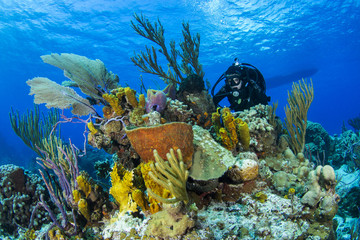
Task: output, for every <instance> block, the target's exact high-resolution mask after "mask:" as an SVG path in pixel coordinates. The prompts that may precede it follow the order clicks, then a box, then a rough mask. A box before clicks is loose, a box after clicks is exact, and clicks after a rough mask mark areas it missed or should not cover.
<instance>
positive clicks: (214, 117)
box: [211, 109, 221, 134]
mask: <svg viewBox="0 0 360 240" xmlns="http://www.w3.org/2000/svg"><path fill="white" fill-rule="evenodd" d="M218 110H219V109H217V111H216V112H214V113H213V114H212V115H211V122H212V125H213V127H214V130H215V132H216V134H218V133H219V130H220V128H221V121H220V113H219V112H218Z"/></svg>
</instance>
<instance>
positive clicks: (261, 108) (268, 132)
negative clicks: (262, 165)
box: [235, 104, 278, 156]
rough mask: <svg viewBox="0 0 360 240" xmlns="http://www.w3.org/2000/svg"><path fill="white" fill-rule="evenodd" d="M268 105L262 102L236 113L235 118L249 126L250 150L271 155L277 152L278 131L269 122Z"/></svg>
mask: <svg viewBox="0 0 360 240" xmlns="http://www.w3.org/2000/svg"><path fill="white" fill-rule="evenodd" d="M268 108H269V106H265V105H262V104H259V105H256V106H254V107H251V108H250V109H249V110H244V111H241V112H237V113H236V115H235V116H236V118H240V119H242V121H244V122H246V123H247V125H248V127H249V133H250V146H249V147H250V150H252V151H255V152H256V153H262V155H264V156H266V155H273V154H275V153H276V152H277V147H278V146H277V136H278V133H277V132H276V131H275V129H274V127H273V126H272V125H271V124H270V123H269V115H268Z"/></svg>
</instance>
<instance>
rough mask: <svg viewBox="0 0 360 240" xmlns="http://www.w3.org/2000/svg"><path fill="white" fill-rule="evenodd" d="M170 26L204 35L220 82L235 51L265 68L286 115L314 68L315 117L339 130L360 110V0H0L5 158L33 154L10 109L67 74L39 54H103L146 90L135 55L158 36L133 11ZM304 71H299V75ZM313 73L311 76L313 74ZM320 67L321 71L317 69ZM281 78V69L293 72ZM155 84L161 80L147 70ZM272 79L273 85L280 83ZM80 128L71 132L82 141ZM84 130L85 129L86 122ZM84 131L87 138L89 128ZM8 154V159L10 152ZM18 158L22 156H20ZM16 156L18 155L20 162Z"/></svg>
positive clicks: (207, 57) (205, 52)
mask: <svg viewBox="0 0 360 240" xmlns="http://www.w3.org/2000/svg"><path fill="white" fill-rule="evenodd" d="M134 12H136V13H143V14H145V15H146V16H147V17H148V18H149V19H150V20H152V21H155V20H156V19H157V18H159V19H160V21H161V22H162V23H163V25H164V28H165V37H166V40H167V41H170V40H175V41H177V42H179V41H180V39H181V23H182V21H183V20H184V21H188V22H189V24H190V29H191V31H192V32H193V33H196V32H198V33H200V35H201V48H200V61H201V63H202V64H203V66H204V71H205V73H206V75H205V78H207V79H208V80H209V81H210V83H212V84H214V83H215V81H216V80H217V79H218V77H219V76H220V75H221V74H222V73H223V72H224V71H225V70H226V69H227V67H228V66H229V65H231V63H232V61H233V59H234V58H235V57H237V58H239V59H240V61H241V62H247V63H251V64H253V65H255V66H256V67H257V68H259V69H260V71H261V72H262V73H263V75H264V77H265V79H266V80H267V79H269V81H268V82H267V84H268V86H269V88H268V90H267V94H268V95H270V96H271V99H272V101H273V102H275V101H279V107H278V110H277V114H278V115H279V116H280V117H281V118H283V117H284V110H283V109H284V106H285V105H286V98H287V91H288V90H290V89H291V82H292V81H296V80H299V78H300V77H301V76H302V75H303V76H308V75H311V78H312V79H313V82H314V89H315V99H314V102H313V103H312V105H311V108H310V110H309V116H308V118H309V120H312V121H315V122H319V123H321V124H322V125H323V126H324V128H325V129H326V130H327V131H328V132H329V133H331V134H335V133H340V132H341V125H342V123H343V121H345V123H346V122H347V120H348V119H350V118H354V117H356V116H358V115H359V114H360V107H359V106H360V104H359V103H360V94H359V93H360V81H359V80H360V31H359V30H360V24H359V20H360V19H359V18H360V2H359V1H357V0H347V1H325V0H319V1H313V0H312V1H301V0H300V1H275V0H273V1H271V0H266V1H263V0H261V1H251V0H248V1H235V0H234V1H225V0H211V1H199V0H198V1H193V0H177V1H174V0H167V1H159V0H143V1H124V0H112V1H110V0H109V1H96V0H91V1H70V0H65V1H64V0H61V1H59V0H57V1H54V0H37V1H32V0H0V53H1V54H0V81H1V89H2V91H1V101H0V111H1V115H0V116H1V118H0V124H1V128H0V129H1V130H0V143H1V145H0V150H1V151H0V154H1V155H2V158H1V159H0V161H1V162H2V163H4V162H8V161H18V162H19V164H24V162H26V161H28V160H29V159H30V158H32V157H34V155H33V153H32V152H31V151H30V150H28V149H27V148H26V147H25V145H24V144H23V143H22V142H21V140H19V139H18V137H17V136H16V135H15V134H14V133H13V131H12V129H11V126H10V123H9V119H8V112H9V111H10V107H11V106H13V107H14V108H15V109H18V110H20V111H21V112H24V111H26V110H27V109H31V108H32V102H33V97H32V96H28V93H29V87H28V86H27V85H26V83H25V82H26V81H27V80H28V79H31V78H33V77H37V76H42V77H48V78H50V79H52V80H54V81H57V82H59V83H60V82H61V81H63V80H66V79H65V77H64V76H63V73H62V71H61V70H60V69H57V68H55V67H53V66H50V65H48V64H45V63H43V62H42V61H41V59H40V56H41V55H44V54H50V53H76V54H79V55H84V56H86V57H88V58H90V59H96V58H98V59H101V60H102V61H103V62H104V63H105V65H106V67H107V68H108V69H109V70H111V71H112V72H114V73H116V74H118V75H119V77H120V83H121V84H129V85H130V86H131V87H132V88H134V89H139V80H138V79H139V76H140V74H141V73H140V72H139V70H138V69H137V68H136V67H135V66H133V64H132V63H131V61H130V57H131V56H133V55H134V51H136V52H137V51H139V50H144V45H145V44H149V42H148V41H147V40H145V39H143V38H142V37H140V36H138V35H137V34H136V33H135V32H134V31H133V29H132V28H131V26H130V21H131V20H132V19H133V16H132V15H133V13H134ZM299 72H300V73H301V74H300V75H301V76H300V75H299V74H298V75H299V76H297V75H296V74H294V73H299ZM311 72H313V73H312V74H310V73H311ZM314 72H315V73H314ZM291 75H295V76H293V77H288V78H285V80H284V79H282V81H281V82H276V79H279V78H278V77H279V76H291ZM143 78H144V80H145V85H146V87H153V88H155V87H156V84H155V83H154V81H155V82H157V83H158V84H160V86H161V87H162V86H163V85H162V82H161V81H160V80H157V79H156V78H155V77H154V76H151V75H147V74H143ZM270 80H273V81H274V82H271V81H270ZM72 128H73V127H71V126H70V127H69V129H70V130H69V129H68V130H66V129H65V127H64V129H65V133H64V134H65V137H66V138H67V137H73V138H75V139H76V141H77V143H78V144H81V141H82V140H81V138H78V136H79V134H78V133H77V132H76V131H75V133H74V132H73V129H72ZM81 130H82V127H81ZM81 130H77V131H80V135H81ZM4 156H5V157H4ZM15 159H17V160H15ZM16 163H17V162H16Z"/></svg>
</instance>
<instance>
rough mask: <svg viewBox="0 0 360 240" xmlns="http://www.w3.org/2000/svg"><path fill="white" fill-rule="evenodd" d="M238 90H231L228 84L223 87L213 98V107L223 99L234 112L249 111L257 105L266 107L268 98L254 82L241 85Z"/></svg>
mask: <svg viewBox="0 0 360 240" xmlns="http://www.w3.org/2000/svg"><path fill="white" fill-rule="evenodd" d="M243 85H244V86H242V87H241V89H240V90H237V89H232V88H231V87H230V86H229V85H228V84H226V85H225V86H223V87H222V88H221V89H220V90H219V92H218V93H216V94H215V96H214V97H213V101H214V104H215V106H218V104H219V102H220V101H221V100H223V99H224V98H225V97H227V98H228V100H229V102H230V104H231V105H230V108H231V109H232V110H234V111H242V110H244V109H249V108H250V107H252V106H255V105H258V104H260V103H261V104H264V105H267V104H268V102H269V101H270V97H268V96H266V94H265V89H262V88H261V87H260V86H259V85H258V84H257V83H255V81H254V80H252V79H250V81H249V82H247V83H245V84H243Z"/></svg>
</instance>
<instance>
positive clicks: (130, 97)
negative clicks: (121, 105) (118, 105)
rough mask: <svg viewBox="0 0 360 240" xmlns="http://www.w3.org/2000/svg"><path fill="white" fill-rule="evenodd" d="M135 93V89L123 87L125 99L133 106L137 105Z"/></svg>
mask: <svg viewBox="0 0 360 240" xmlns="http://www.w3.org/2000/svg"><path fill="white" fill-rule="evenodd" d="M135 94H136V92H135V90H133V89H131V88H130V87H126V88H125V97H126V101H127V102H128V103H130V105H131V106H132V107H133V108H136V107H137V106H138V101H137V99H136V95H135Z"/></svg>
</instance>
